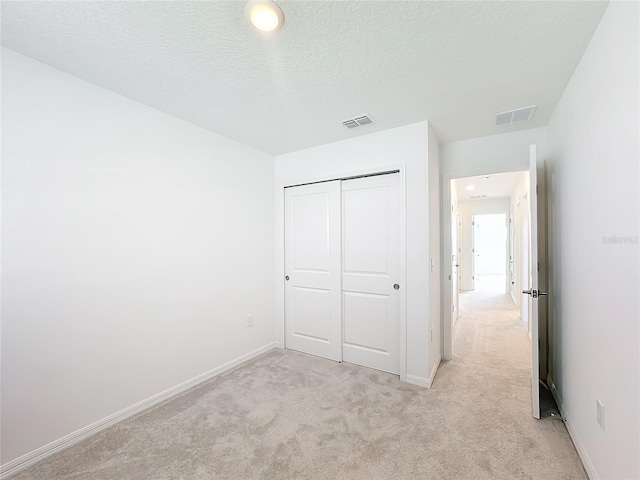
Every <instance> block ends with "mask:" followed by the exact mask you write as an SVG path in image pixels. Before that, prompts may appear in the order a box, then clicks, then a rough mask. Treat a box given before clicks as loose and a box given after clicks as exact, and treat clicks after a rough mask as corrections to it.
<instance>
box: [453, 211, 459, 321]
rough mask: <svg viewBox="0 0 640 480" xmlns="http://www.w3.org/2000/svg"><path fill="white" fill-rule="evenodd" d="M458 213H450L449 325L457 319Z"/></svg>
mask: <svg viewBox="0 0 640 480" xmlns="http://www.w3.org/2000/svg"><path fill="white" fill-rule="evenodd" d="M460 224H461V221H460V215H456V214H455V212H454V213H452V214H451V252H452V254H451V326H454V325H455V324H456V322H457V321H458V314H459V312H458V307H459V303H460V302H459V290H460V284H459V280H460V276H459V275H460V274H459V270H460V263H459V262H460V260H459V257H458V255H459V252H460V247H459V246H458V232H459V230H458V229H459V227H460Z"/></svg>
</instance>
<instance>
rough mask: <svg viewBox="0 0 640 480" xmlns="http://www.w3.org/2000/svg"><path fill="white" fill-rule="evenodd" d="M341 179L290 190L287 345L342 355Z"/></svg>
mask: <svg viewBox="0 0 640 480" xmlns="http://www.w3.org/2000/svg"><path fill="white" fill-rule="evenodd" d="M340 229H341V225H340V181H339V180H336V181H333V182H325V183H316V184H312V185H303V186H299V187H290V188H286V189H285V275H286V276H285V346H286V348H290V349H292V350H298V351H300V352H304V353H310V354H312V355H318V356H320V357H324V358H328V359H331V360H335V361H341V360H342V338H341V335H342V323H341V305H340V303H341V302H340V300H341V299H340V295H341V275H340V273H341V272H340V258H341V254H340V248H341V245H340V239H341V236H340Z"/></svg>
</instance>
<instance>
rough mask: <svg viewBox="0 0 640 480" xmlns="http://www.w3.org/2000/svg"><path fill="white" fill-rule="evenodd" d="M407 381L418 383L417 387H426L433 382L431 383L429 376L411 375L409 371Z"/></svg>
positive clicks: (412, 383)
mask: <svg viewBox="0 0 640 480" xmlns="http://www.w3.org/2000/svg"><path fill="white" fill-rule="evenodd" d="M406 381H407V383H410V384H411V385H416V386H417V387H424V388H429V387H431V384H430V383H429V379H428V378H425V377H419V376H418V375H411V374H410V373H407V379H406Z"/></svg>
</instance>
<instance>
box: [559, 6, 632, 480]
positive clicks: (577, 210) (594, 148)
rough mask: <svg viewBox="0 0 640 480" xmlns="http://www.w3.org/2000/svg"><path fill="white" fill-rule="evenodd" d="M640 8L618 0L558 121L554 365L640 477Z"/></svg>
mask: <svg viewBox="0 0 640 480" xmlns="http://www.w3.org/2000/svg"><path fill="white" fill-rule="evenodd" d="M638 7H639V5H638V3H637V2H611V3H610V4H609V6H608V7H607V10H606V11H605V13H604V16H603V17H602V20H601V22H600V25H599V26H598V28H597V30H596V31H595V33H594V35H593V38H592V40H591V43H590V44H589V46H588V48H587V50H586V51H585V53H584V55H583V57H582V60H581V62H580V64H579V65H578V67H577V69H576V71H575V73H574V75H573V77H572V79H571V81H570V82H569V84H568V86H567V88H566V90H565V92H564V94H563V96H562V98H561V100H560V103H559V104H558V107H557V108H556V110H555V112H554V114H553V116H552V118H551V121H550V123H549V126H548V135H549V159H550V169H549V173H550V178H551V185H550V186H551V188H550V189H549V199H548V200H549V204H550V213H551V217H552V226H553V230H552V232H551V234H552V237H551V238H552V240H553V241H552V252H551V255H552V258H553V263H552V266H553V269H552V285H551V286H550V288H551V295H553V297H554V300H555V309H554V310H553V312H552V321H553V325H554V327H553V335H554V338H555V341H553V344H554V345H555V349H554V350H553V369H552V375H553V379H554V381H555V384H556V386H557V389H558V393H559V396H560V398H561V400H562V403H563V406H564V410H565V413H566V415H567V417H568V419H569V422H568V427H569V429H570V432H571V433H572V436H573V439H574V441H575V443H576V444H577V447H578V450H579V451H580V453H581V454H582V456H583V460H584V461H585V465H586V467H587V470H588V471H589V473H590V474H591V476H592V478H603V479H604V478H607V479H631V478H633V479H636V478H639V477H640V465H639V461H640V460H639V459H640V455H639V454H638V452H640V440H639V430H640V416H639V411H640V396H639V392H640V379H639V377H640V372H639V365H640V356H639V340H640V331H639V323H640V322H639V318H640V308H639V294H638V292H639V291H640V282H639V260H640V259H639V252H638V249H639V247H638V234H639V223H640V222H639V195H638V191H639V188H638V186H639V185H640V182H639V166H638V163H639V162H638V159H639V158H640V148H639V124H638V111H639V108H640V104H639V101H638V97H639V93H638V90H639V85H640V79H639V78H638V69H639V65H638V57H639V51H638V45H639V43H640V38H639V35H638V18H639V8H638ZM611 237H618V238H619V239H620V240H619V241H620V242H622V243H607V239H610V238H611ZM596 399H600V400H601V401H602V402H603V404H604V406H605V430H604V431H602V430H601V429H600V427H599V426H598V424H597V422H596Z"/></svg>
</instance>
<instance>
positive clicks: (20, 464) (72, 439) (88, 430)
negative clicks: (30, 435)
mask: <svg viewBox="0 0 640 480" xmlns="http://www.w3.org/2000/svg"><path fill="white" fill-rule="evenodd" d="M277 346H278V344H277V343H276V342H273V343H269V344H267V345H264V346H263V347H260V348H258V349H256V350H254V351H252V352H249V353H247V354H245V355H241V356H239V357H237V358H235V359H233V360H231V361H229V362H227V363H225V364H223V365H220V366H219V367H216V368H213V369H211V370H209V371H208V372H204V373H201V374H200V375H197V376H195V377H193V378H191V379H190V380H186V381H184V382H182V383H179V384H178V385H175V386H173V387H171V388H168V389H167V390H164V391H163V392H160V393H157V394H156V395H153V396H151V397H149V398H147V399H145V400H142V401H140V402H138V403H135V404H133V405H131V406H129V407H127V408H124V409H123V410H120V411H119V412H116V413H114V414H112V415H109V416H108V417H105V418H103V419H101V420H98V421H97V422H94V423H92V424H90V425H87V426H86V427H83V428H81V429H80V430H76V431H75V432H73V433H70V434H69V435H65V436H64V437H62V438H59V439H58V440H54V441H53V442H51V443H49V444H47V445H44V446H42V447H40V448H37V449H36V450H34V451H32V452H29V453H27V454H25V455H22V456H21V457H18V458H16V459H14V460H12V461H10V462H8V463H5V464H4V465H1V466H0V479H5V478H7V477H9V476H10V475H14V474H16V473H18V472H19V471H21V470H24V469H25V468H27V467H30V466H31V465H34V464H35V463H38V462H40V461H41V460H44V459H45V458H47V457H50V456H51V455H53V454H54V453H57V452H59V451H61V450H64V449H66V448H68V447H71V446H73V445H75V444H77V443H79V442H81V441H82V440H85V439H86V438H89V437H91V436H93V435H95V434H96V433H99V432H101V431H103V430H105V429H107V428H109V427H111V426H113V425H115V424H116V423H119V422H122V421H123V420H126V419H127V418H129V417H132V416H133V415H137V414H138V413H141V412H143V411H145V410H147V409H149V408H151V407H153V406H155V405H158V404H160V403H162V402H165V401H167V400H170V399H171V398H173V397H175V396H177V395H179V394H181V393H183V392H185V391H187V390H189V389H191V388H193V387H195V386H197V385H199V384H201V383H203V382H206V381H207V380H210V379H211V378H213V377H216V376H218V375H221V374H223V373H227V372H229V371H230V370H233V369H234V368H236V367H239V366H240V365H242V364H244V363H247V362H249V361H251V360H254V359H255V358H257V357H259V356H260V355H262V354H264V353H267V352H269V351H270V350H273V349H274V348H276V347H277Z"/></svg>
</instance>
